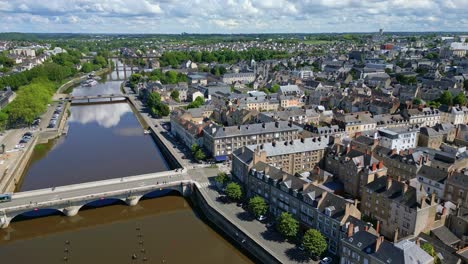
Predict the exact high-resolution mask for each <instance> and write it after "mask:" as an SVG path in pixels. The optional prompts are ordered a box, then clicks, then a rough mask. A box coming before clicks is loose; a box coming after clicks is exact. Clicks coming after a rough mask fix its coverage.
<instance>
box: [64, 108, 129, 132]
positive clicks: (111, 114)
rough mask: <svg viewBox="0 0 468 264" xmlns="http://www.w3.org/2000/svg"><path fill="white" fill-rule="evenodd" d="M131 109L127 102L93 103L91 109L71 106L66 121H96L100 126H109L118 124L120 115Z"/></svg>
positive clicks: (83, 122) (83, 123) (86, 122)
mask: <svg viewBox="0 0 468 264" xmlns="http://www.w3.org/2000/svg"><path fill="white" fill-rule="evenodd" d="M131 111H132V110H131V108H130V106H129V105H128V104H102V105H95V106H94V107H93V110H92V111H90V109H89V108H88V107H73V114H72V116H71V117H70V118H69V119H68V121H69V122H70V123H73V122H78V123H80V124H82V125H85V124H88V123H91V122H96V123H97V124H98V125H100V126H102V127H105V128H110V127H114V126H116V125H118V124H119V123H120V119H121V117H122V116H123V115H124V114H126V113H130V112H131Z"/></svg>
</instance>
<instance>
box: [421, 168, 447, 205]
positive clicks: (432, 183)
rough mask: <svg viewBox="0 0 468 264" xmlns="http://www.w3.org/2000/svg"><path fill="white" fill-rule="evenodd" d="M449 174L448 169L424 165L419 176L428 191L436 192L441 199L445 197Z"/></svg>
mask: <svg viewBox="0 0 468 264" xmlns="http://www.w3.org/2000/svg"><path fill="white" fill-rule="evenodd" d="M447 175H448V173H447V172H446V171H443V170H440V169H436V168H433V167H429V166H426V165H424V166H422V167H421V169H420V170H419V172H418V174H417V177H418V181H419V183H420V184H421V185H422V187H423V188H424V190H426V192H427V193H430V194H432V193H435V195H436V197H437V198H439V199H441V198H443V197H444V191H445V181H446V180H447Z"/></svg>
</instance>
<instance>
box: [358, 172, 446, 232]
mask: <svg viewBox="0 0 468 264" xmlns="http://www.w3.org/2000/svg"><path fill="white" fill-rule="evenodd" d="M415 185H416V186H417V188H415V187H413V186H410V185H409V181H408V182H399V181H397V180H394V179H392V178H391V177H381V178H378V179H376V180H375V181H373V182H371V183H369V184H367V185H366V186H364V188H363V192H362V200H361V211H362V213H363V215H366V216H368V217H370V218H372V219H375V220H377V221H378V222H379V225H380V229H379V228H377V229H379V232H380V233H381V234H382V235H384V236H385V237H386V238H388V239H391V240H398V238H399V237H406V236H409V235H418V234H419V233H420V232H425V231H429V230H431V229H432V228H433V227H435V226H436V225H437V224H440V223H436V221H438V220H440V216H439V217H438V215H437V213H436V211H437V205H438V204H437V203H436V201H435V195H434V194H433V195H431V196H428V195H427V193H426V192H425V190H424V189H423V188H419V186H418V184H415ZM421 187H422V186H421Z"/></svg>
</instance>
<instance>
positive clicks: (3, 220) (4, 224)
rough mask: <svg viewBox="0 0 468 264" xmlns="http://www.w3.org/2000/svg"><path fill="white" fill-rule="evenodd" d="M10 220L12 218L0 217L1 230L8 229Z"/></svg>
mask: <svg viewBox="0 0 468 264" xmlns="http://www.w3.org/2000/svg"><path fill="white" fill-rule="evenodd" d="M11 219H13V218H10V217H8V216H6V215H5V214H4V215H3V216H0V228H1V229H5V228H8V227H9V226H10V222H11Z"/></svg>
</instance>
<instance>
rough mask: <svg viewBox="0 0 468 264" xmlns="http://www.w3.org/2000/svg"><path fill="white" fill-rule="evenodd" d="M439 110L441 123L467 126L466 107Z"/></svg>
mask: <svg viewBox="0 0 468 264" xmlns="http://www.w3.org/2000/svg"><path fill="white" fill-rule="evenodd" d="M439 110H440V111H441V119H440V122H441V123H452V124H454V125H460V124H468V107H466V106H459V105H456V106H451V107H448V106H441V107H440V108H439Z"/></svg>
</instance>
